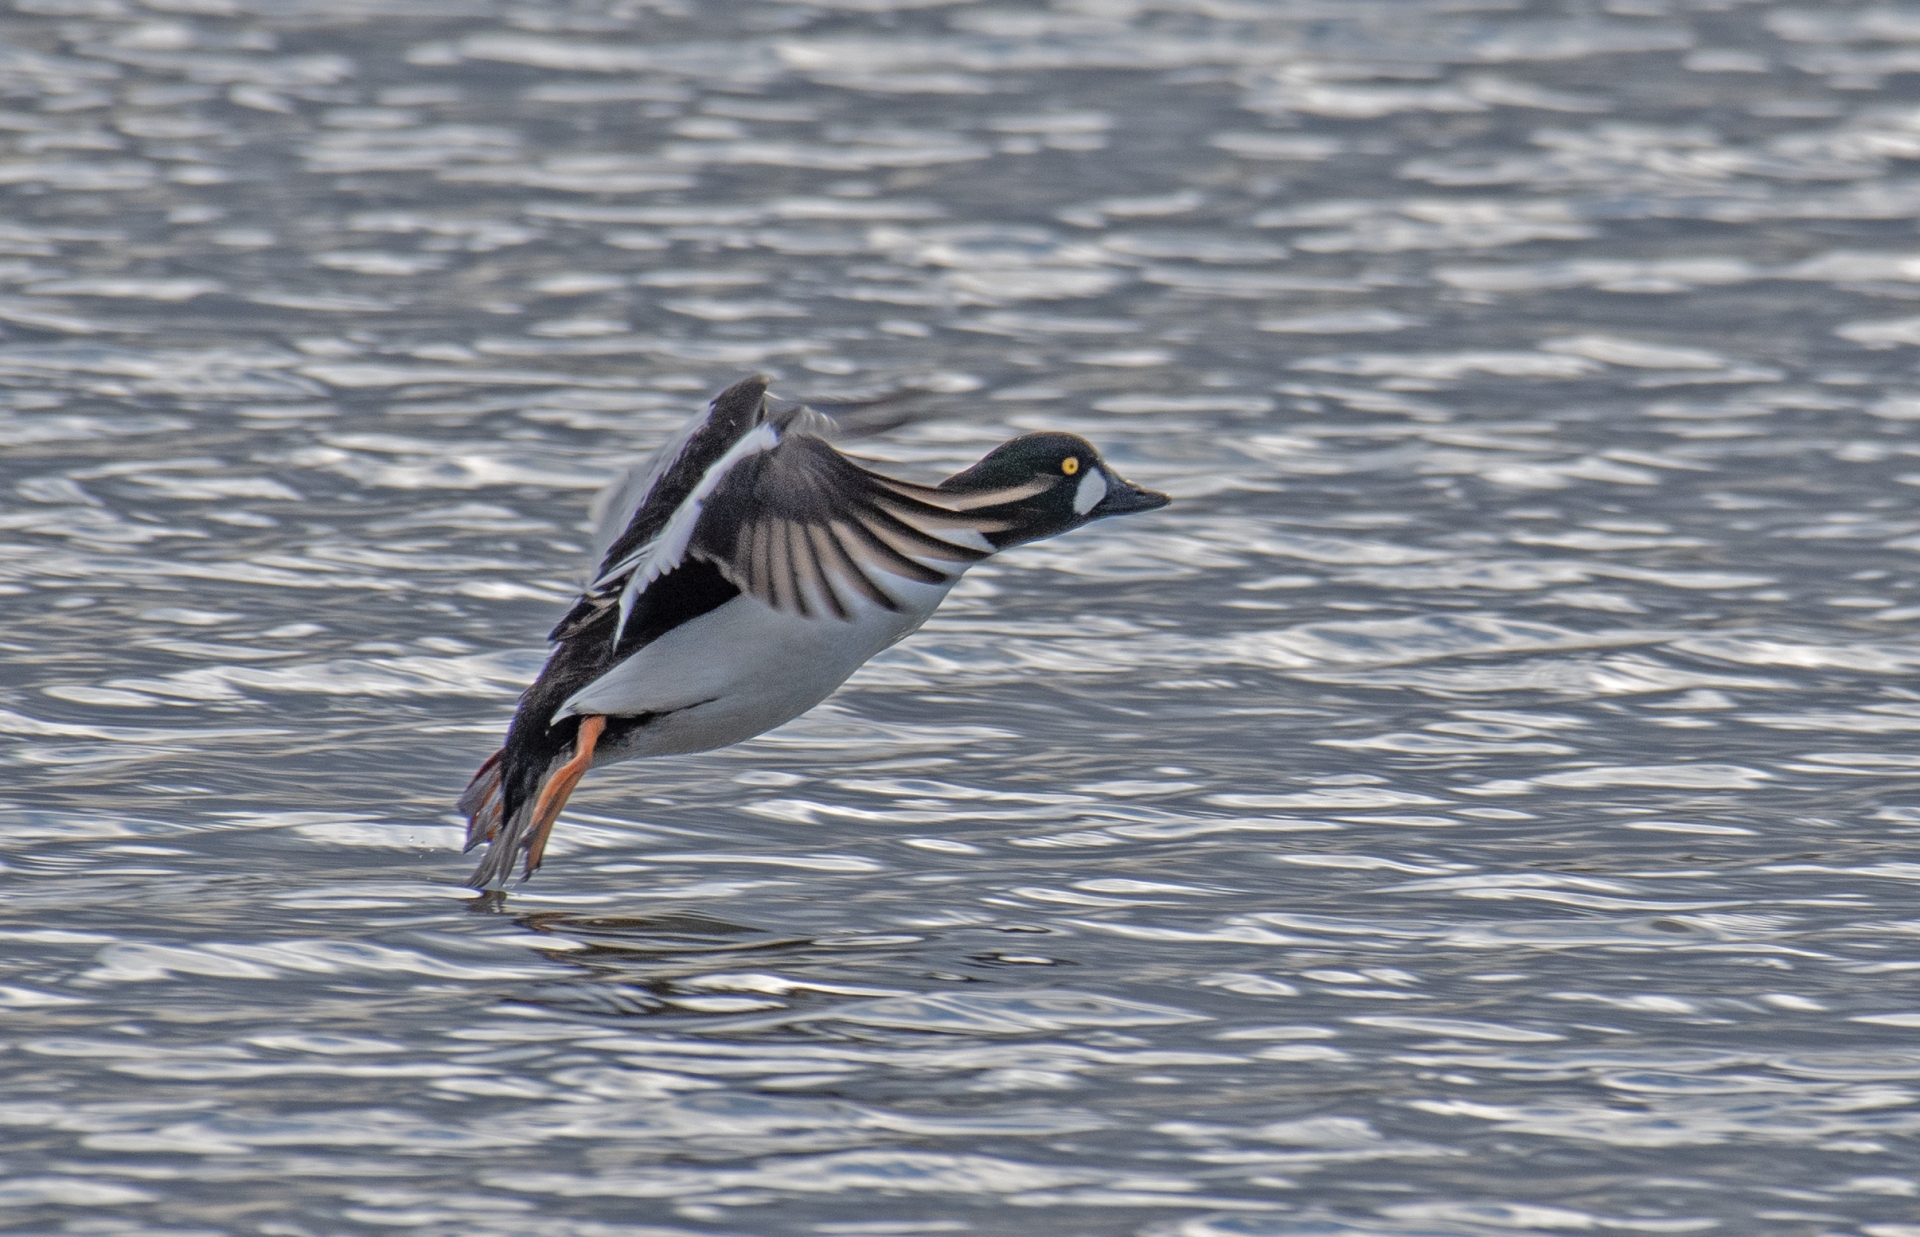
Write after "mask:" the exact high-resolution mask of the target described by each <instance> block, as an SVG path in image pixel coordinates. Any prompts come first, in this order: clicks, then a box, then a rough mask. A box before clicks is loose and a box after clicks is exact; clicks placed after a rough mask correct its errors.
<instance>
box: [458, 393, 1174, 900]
mask: <svg viewBox="0 0 1920 1237" xmlns="http://www.w3.org/2000/svg"><path fill="white" fill-rule="evenodd" d="M767 382H768V380H767V378H766V377H764V376H755V377H752V378H747V379H745V380H743V381H741V382H737V383H735V384H734V385H733V386H730V387H728V388H727V389H726V390H725V391H722V392H721V393H720V394H719V395H717V396H715V397H714V400H713V402H712V403H711V404H709V405H708V406H707V410H706V411H705V412H704V413H703V414H700V415H698V416H696V417H694V418H693V420H691V421H689V422H688V423H687V424H686V425H685V426H684V427H683V428H682V429H681V430H680V431H679V432H678V433H677V434H675V435H674V437H673V438H672V439H671V440H669V441H668V442H667V444H666V445H665V446H664V447H662V448H661V449H660V451H659V453H658V454H656V455H655V456H654V457H653V458H652V459H651V460H650V461H648V462H647V464H645V465H644V466H641V467H637V468H635V469H633V470H632V471H631V472H629V473H628V474H627V475H626V476H625V477H624V478H622V479H621V480H619V481H617V482H615V483H614V484H613V485H612V486H610V487H608V489H607V490H606V491H605V492H604V493H603V494H602V495H601V497H600V499H599V501H597V502H596V504H595V520H596V528H595V537H594V542H595V544H594V546H593V552H594V554H595V561H596V562H597V563H598V569H597V570H596V571H595V573H594V576H593V579H592V581H591V582H590V583H589V584H588V585H587V588H586V590H585V592H584V593H583V594H582V595H581V597H580V599H579V601H578V602H576V603H575V604H574V607H573V609H572V610H571V611H569V612H568V613H567V616H566V617H565V618H563V619H561V620H560V623H559V625H558V626H556V627H555V628H554V629H553V632H552V633H551V634H550V635H549V636H548V637H547V638H548V640H549V641H550V642H551V643H552V644H553V646H554V648H553V652H552V654H551V655H550V656H549V657H548V659H547V664H546V668H545V669H544V670H542V671H541V672H540V677H539V678H538V679H537V680H535V681H534V684H533V686H532V687H530V688H528V689H527V691H526V692H525V694H523V695H522V696H521V697H520V706H519V709H518V711H517V712H516V713H515V714H514V718H513V722H512V724H511V725H510V726H509V728H508V730H507V738H506V742H505V744H504V745H503V746H502V747H501V748H500V750H499V751H497V752H495V753H494V754H493V755H491V756H489V757H488V758H487V760H486V762H485V763H484V764H482V765H481V766H480V769H479V771H478V772H477V773H475V774H474V775H473V781H472V782H471V783H470V784H469V785H468V786H467V790H466V793H465V794H463V795H462V796H461V797H460V810H461V811H462V812H463V813H465V814H466V817H467V845H466V849H468V850H472V849H473V848H474V847H476V846H478V845H479V844H480V843H482V842H487V843H490V844H491V845H490V846H489V848H488V850H487V853H486V855H485V857H484V858H483V859H482V860H481V862H480V866H479V868H478V869H477V870H476V871H475V872H474V874H473V876H472V877H471V878H470V879H469V880H468V882H467V883H468V884H470V885H472V886H474V887H476V888H493V889H497V888H500V887H501V886H503V885H504V884H505V883H506V881H507V880H508V878H509V877H510V876H511V875H512V872H513V869H514V867H515V865H516V864H518V865H520V866H521V868H522V872H523V875H524V876H528V877H530V876H532V875H533V872H534V869H535V868H538V867H539V866H540V860H541V856H542V854H543V853H544V852H545V850H546V845H547V836H548V834H549V833H550V832H552V829H553V823H554V821H555V820H556V819H558V818H559V815H560V809H561V808H562V807H564V806H565V805H566V802H567V796H568V795H570V794H572V793H573V788H574V787H575V786H576V785H578V784H579V781H580V778H581V777H582V776H583V775H584V774H585V773H586V771H587V770H588V769H589V768H591V767H592V766H594V765H601V764H612V763H614V762H615V761H620V760H629V759H632V758H634V757H636V756H670V755H679V754H682V753H686V752H702V751H708V750H711V749H713V748H717V747H726V746H727V745H728V744H732V743H739V742H741V741H742V740H744V739H750V738H752V737H753V736H754V735H757V734H760V733H762V732H763V731H767V730H771V729H773V728H774V727H775V726H778V725H780V724H781V723H783V722H787V721H791V720H792V719H793V718H796V717H798V716H800V714H802V713H805V712H806V711H807V710H808V709H810V708H812V707H813V706H814V705H816V704H818V703H819V702H820V701H822V700H824V699H826V698H827V696H828V695H830V694H831V693H832V692H833V690H834V689H835V688H837V687H839V686H840V684H842V683H844V682H845V681H846V680H847V677H848V676H849V675H851V674H852V673H853V672H854V671H855V670H857V669H859V668H860V666H861V665H863V664H864V663H865V662H866V661H867V659H868V658H870V657H872V656H873V655H874V654H876V653H878V652H880V651H881V650H882V649H885V648H887V647H888V646H890V645H892V644H894V643H895V642H897V641H899V640H901V639H902V638H904V637H906V636H907V635H910V634H911V633H912V632H914V631H915V630H917V629H918V628H919V627H920V625H921V624H922V623H924V622H926V621H927V618H928V616H930V615H931V614H932V613H933V611H934V609H935V607H937V606H938V605H939V604H940V602H941V600H942V599H943V598H944V597H945V596H946V595H947V592H948V590H950V589H952V588H953V586H954V584H955V583H956V582H957V581H958V580H959V579H960V576H961V574H962V573H963V572H965V571H966V569H967V568H968V567H971V566H972V565H973V564H975V563H977V562H980V561H982V560H984V559H987V558H990V557H992V556H993V555H994V554H997V553H998V552H1000V551H1001V550H1004V549H1007V548H1008V547H1010V546H1016V545H1024V544H1025V543H1027V542H1029V541H1038V540H1040V539H1041V538H1043V537H1051V536H1054V535H1055V534H1057V533H1064V532H1067V531H1068V530H1070V529H1074V528H1078V527H1080V526H1081V525H1082V524H1086V523H1089V522H1090V521H1093V520H1098V519H1102V518H1104V517H1106V516H1110V515H1126V514H1128V513H1130V512H1135V511H1152V510H1154V509H1155V508H1158V507H1164V506H1165V505H1166V504H1167V501H1168V499H1167V496H1166V495H1164V494H1156V493H1154V492H1153V491H1151V490H1144V489H1141V488H1140V487H1139V486H1136V485H1133V484H1132V483H1130V482H1128V481H1126V480H1123V479H1122V478H1121V477H1120V476H1119V474H1117V473H1115V472H1114V471H1113V470H1112V469H1111V468H1109V467H1108V466H1107V465H1106V464H1105V463H1104V462H1103V461H1102V460H1101V459H1100V454H1099V452H1097V451H1095V450H1094V449H1093V446H1092V444H1090V443H1088V442H1087V441H1086V440H1085V439H1083V438H1078V437H1075V436H1074V435H1072V434H1055V433H1042V434H1026V435H1023V436H1021V437H1019V438H1015V439H1013V440H1012V441H1010V442H1006V443H1003V444H1001V445H1000V446H999V447H996V448H995V449H994V450H993V451H992V452H991V453H989V454H988V455H987V456H986V458H984V459H982V460H981V461H980V462H979V463H977V464H975V465H974V466H973V467H971V468H969V469H967V470H966V471H964V472H961V473H958V474H956V475H954V476H952V477H949V478H947V479H946V480H945V481H943V482H941V483H940V484H939V485H937V486H927V485H915V484H912V483H910V482H906V481H898V480H895V479H894V478H892V477H888V476H884V475H882V474H880V473H877V472H872V471H870V470H868V469H866V468H864V467H862V466H861V465H860V464H858V463H856V462H855V461H854V460H852V459H849V458H848V457H846V456H844V455H842V454H840V452H838V451H836V450H835V449H834V448H833V447H832V446H831V445H829V444H828V442H827V440H826V439H825V438H824V437H822V436H821V434H822V432H823V431H824V430H825V429H826V428H827V425H828V422H827V420H826V418H825V417H823V416H821V415H820V414H819V413H816V412H814V411H813V410H811V409H809V408H807V407H805V406H804V405H800V404H791V403H786V402H784V401H779V400H775V399H771V398H769V397H768V395H767Z"/></svg>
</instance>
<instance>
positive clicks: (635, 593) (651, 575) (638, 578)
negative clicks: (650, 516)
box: [593, 425, 780, 648]
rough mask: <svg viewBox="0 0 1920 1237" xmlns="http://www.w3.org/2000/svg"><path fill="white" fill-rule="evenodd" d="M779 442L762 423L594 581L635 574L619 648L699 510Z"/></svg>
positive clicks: (624, 601) (623, 593)
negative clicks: (737, 468) (734, 472)
mask: <svg viewBox="0 0 1920 1237" xmlns="http://www.w3.org/2000/svg"><path fill="white" fill-rule="evenodd" d="M779 445H780V431H779V430H777V429H775V428H774V427H773V426H771V425H761V426H759V427H757V428H756V429H754V430H753V432H752V433H749V434H748V435H746V436H745V437H744V438H742V439H741V440H740V441H739V442H736V443H734V444H733V446H732V447H731V448H729V449H728V451H727V453H726V454H725V455H723V456H721V457H720V458H719V459H717V460H715V461H714V462H713V465H712V467H710V468H708V469H707V471H706V472H705V473H703V474H701V477H700V484H698V485H696V486H694V487H693V492H692V493H690V494H688V495H687V500H686V501H685V502H683V503H681V504H680V506H679V507H678V508H676V509H675V510H674V513H673V515H672V517H671V518H670V519H668V520H667V524H666V527H664V528H662V529H661V530H660V535H659V536H658V537H655V538H654V539H653V540H652V541H649V542H647V543H646V544H645V545H642V546H639V547H636V548H635V549H634V551H633V552H632V553H631V554H629V555H627V556H626V557H625V558H623V559H621V560H620V561H619V562H617V563H615V564H614V565H613V566H611V567H609V568H608V569H607V570H606V571H605V572H604V573H602V575H601V576H600V578H599V579H598V580H595V581H594V582H593V588H594V589H596V590H597V589H601V588H604V587H606V586H607V585H609V584H611V583H613V581H615V580H617V579H619V578H620V577H621V576H622V575H624V574H626V573H628V572H631V573H632V574H631V575H629V576H628V577H627V583H626V587H625V588H623V589H621V590H620V621H619V623H618V624H617V625H615V627H614V629H613V643H614V647H616V648H618V647H619V645H620V637H621V636H622V635H624V634H625V633H626V629H627V618H628V616H629V615H631V614H632V613H633V603H634V602H635V601H637V600H638V599H639V597H640V594H641V593H643V592H645V591H646V588H647V586H648V585H649V584H652V583H653V582H654V581H655V580H657V579H659V578H660V577H661V576H663V575H665V574H667V573H668V572H669V571H672V570H673V569H674V568H675V567H678V566H679V565H680V560H681V559H682V558H683V557H685V556H686V552H687V543H688V542H689V541H690V540H692V538H693V528H694V525H696V524H698V523H699V522H700V513H701V511H702V510H703V509H704V508H705V507H706V501H707V499H708V498H709V497H710V496H711V495H712V494H713V491H714V490H715V489H716V488H718V487H719V485H720V483H721V482H722V481H724V480H726V476H727V473H728V472H729V471H730V470H731V469H732V468H733V466H734V465H735V464H738V463H739V462H740V461H741V460H744V459H746V458H747V457H748V456H750V455H758V454H759V453H760V452H762V451H771V450H773V449H774V448H775V447H777V446H779ZM663 471H664V470H663Z"/></svg>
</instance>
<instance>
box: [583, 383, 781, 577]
mask: <svg viewBox="0 0 1920 1237" xmlns="http://www.w3.org/2000/svg"><path fill="white" fill-rule="evenodd" d="M767 382H768V379H767V376H766V375H765V374H755V375H753V376H752V377H750V378H743V379H741V380H740V381H739V382H736V383H734V384H733V385H732V386H730V387H728V388H727V389H726V390H724V391H722V392H720V394H718V395H716V396H714V397H713V399H712V401H711V402H709V403H708V404H707V407H706V411H704V412H702V413H700V414H699V415H698V416H695V417H693V418H692V419H691V420H689V421H688V422H687V423H686V424H685V425H683V426H681V427H680V428H679V429H678V430H677V431H675V432H674V435H673V437H672V438H669V439H668V440H667V442H666V445H664V446H662V447H661V448H660V449H659V450H658V451H656V452H654V453H653V455H652V456H651V457H649V458H648V459H646V460H645V461H643V462H641V463H638V464H635V465H633V466H632V467H631V468H628V469H627V470H626V471H625V472H623V473H621V474H620V475H618V476H616V477H615V478H614V479H613V481H612V482H610V483H609V484H608V485H607V486H606V488H605V489H603V490H601V491H600V493H599V495H598V496H596V497H595V498H594V500H593V507H592V509H591V510H590V511H589V512H588V517H589V518H590V519H591V520H592V521H593V560H592V569H593V574H594V575H595V576H600V575H603V574H605V572H606V569H607V568H608V567H609V566H610V565H611V564H612V563H613V562H614V561H617V560H616V559H611V558H609V555H611V554H612V553H613V552H614V550H615V548H616V547H620V549H621V554H622V555H624V554H625V553H626V552H628V551H630V550H631V549H632V548H633V547H634V546H637V545H642V544H644V543H646V542H648V541H651V540H652V539H653V538H654V537H655V536H657V535H658V534H659V531H660V529H661V527H662V526H664V525H665V524H666V522H667V520H669V519H670V518H672V516H673V513H674V510H675V509H676V508H678V507H679V506H680V504H681V503H683V502H685V501H686V499H687V495H688V494H689V493H691V492H692V490H693V487H694V486H695V485H697V484H698V483H699V481H700V478H701V476H702V475H704V474H705V473H706V471H707V470H708V469H709V468H711V467H712V466H713V464H714V462H715V461H716V460H718V459H719V458H720V457H721V456H723V455H725V454H726V453H727V452H728V451H729V450H731V449H732V448H733V446H734V445H735V444H736V443H738V442H739V441H740V439H741V438H743V437H745V436H746V435H747V434H748V433H750V432H751V431H752V430H753V428H754V427H755V426H757V425H759V424H761V423H762V422H763V421H766V420H768V419H773V420H776V421H780V420H790V419H791V418H792V417H793V416H794V415H795V414H796V413H797V412H799V411H801V409H800V407H799V405H780V406H772V405H770V403H769V401H768V400H767Z"/></svg>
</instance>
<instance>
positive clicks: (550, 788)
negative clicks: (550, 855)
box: [523, 714, 607, 876]
mask: <svg viewBox="0 0 1920 1237" xmlns="http://www.w3.org/2000/svg"><path fill="white" fill-rule="evenodd" d="M606 728H607V719H606V718H604V717H601V716H598V715H597V714H588V715H586V716H584V717H582V718H581V719H580V737H579V738H577V739H575V740H574V741H573V759H572V760H569V761H567V763H566V764H563V765H561V766H560V767H559V768H558V769H555V770H554V771H553V776H552V777H550V778H548V779H547V784H546V785H545V786H544V787H542V788H541V790H540V799H539V802H537V803H535V804H534V805H533V835H532V837H530V838H529V839H528V840H527V870H526V872H525V873H524V874H523V876H532V875H533V870H534V869H535V868H537V867H539V866H540V858H541V856H543V855H545V854H546V853H547V835H548V834H550V833H552V832H553V822H554V821H556V820H559V819H560V809H561V808H563V807H565V806H567V796H568V795H571V794H572V793H573V788H574V787H575V786H578V785H579V784H580V779H581V778H583V777H585V776H586V773H587V769H588V768H589V767H590V766H591V765H592V764H593V745H594V744H596V743H598V742H599V741H600V732H601V731H602V730H605V729H606Z"/></svg>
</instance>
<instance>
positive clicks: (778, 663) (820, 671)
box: [553, 577, 952, 764]
mask: <svg viewBox="0 0 1920 1237" xmlns="http://www.w3.org/2000/svg"><path fill="white" fill-rule="evenodd" d="M884 587H885V588H886V589H887V591H888V592H889V593H890V594H891V595H892V596H894V597H896V598H899V599H900V600H901V601H902V603H903V609H902V610H900V611H898V612H895V611H892V610H886V609H882V608H881V607H879V606H876V605H873V604H872V603H870V602H866V601H864V600H862V601H861V602H860V603H859V605H858V606H857V608H856V609H855V610H854V616H853V620H852V621H851V622H848V621H844V620H841V619H837V618H832V617H824V618H818V617H817V618H801V617H800V616H799V615H797V614H793V613H790V612H788V611H785V610H777V609H775V608H773V607H772V606H769V605H767V604H766V603H764V602H762V601H759V600H757V599H756V598H753V597H751V596H748V595H745V594H742V595H741V596H739V597H735V598H734V599H733V600H732V601H729V602H727V603H726V604H725V605H723V606H721V607H719V608H718V609H716V610H714V611H712V612H710V613H708V614H703V615H701V616H700V617H699V618H697V619H694V620H693V621H692V622H690V623H684V624H682V625H681V626H679V627H676V628H674V629H673V630H672V631H669V632H667V633H666V634H665V635H663V636H661V637H660V638H659V639H658V640H655V641H654V642H653V643H652V644H649V645H647V646H646V647H645V648H643V649H641V650H640V651H639V652H637V653H635V654H634V655H633V656H631V657H629V658H627V659H626V660H625V661H623V662H621V663H620V664H619V665H617V666H615V667H614V668H613V669H611V670H609V671H607V672H606V673H605V674H603V675H601V676H600V677H599V678H597V679H595V680H594V681H593V682H592V683H589V684H588V685H587V686H586V687H584V688H582V689H580V690H579V691H578V692H575V693H574V695H573V696H572V697H571V698H570V699H569V700H568V701H567V702H566V703H565V704H564V705H562V706H561V707H560V710H559V711H558V712H557V713H555V714H554V717H553V720H554V721H558V720H560V719H561V718H563V717H568V716H570V715H572V714H576V713H599V714H606V715H608V716H612V717H633V716H637V715H640V714H655V715H657V716H655V717H654V719H653V720H652V721H650V722H648V723H647V724H646V725H645V726H642V727H639V728H637V729H635V730H632V731H630V732H628V733H626V734H625V735H623V736H622V738H621V740H620V741H619V742H617V743H615V744H613V745H610V746H603V747H602V748H601V749H600V752H599V754H597V756H596V758H595V761H594V763H595V764H602V763H609V762H612V761H618V760H626V759H629V758H630V757H634V756H670V755H677V754H680V753H684V752H703V751H707V750H709V749H711V748H716V747H725V746H727V745H728V744H730V743H738V742H740V741H741V740H743V739H751V738H752V737H753V736H754V735H757V734H760V733H762V732H763V731H767V730H771V729H773V728H774V727H775V726H778V725H781V724H782V723H784V722H789V721H792V720H793V719H794V718H796V717H798V716H800V715H801V714H802V713H805V712H806V711H807V710H808V709H811V708H812V707H813V706H814V705H816V704H819V703H820V702H821V701H822V700H825V699H826V698H827V697H828V696H830V695H832V694H833V691H834V689H835V688H837V687H839V686H840V685H841V684H842V683H844V682H846V681H847V678H848V676H850V675H851V674H852V673H853V672H854V671H855V670H858V669H859V668H860V667H861V666H862V665H865V664H866V662H867V660H868V659H869V658H871V657H872V656H873V655H874V654H876V653H878V652H880V651H881V650H882V649H884V648H886V647H887V646H888V645H890V644H893V643H894V642H895V641H897V640H899V639H901V638H902V637H904V636H906V635H908V634H910V633H911V632H913V631H914V630H915V629H916V628H918V627H919V626H920V624H921V623H923V622H925V621H926V619H927V616H928V615H930V614H932V613H933V611H934V608H935V607H936V606H938V605H939V604H940V602H941V599H942V598H944V597H945V596H946V595H947V591H948V589H949V588H951V587H952V585H951V584H942V585H925V584H917V583H911V582H908V581H904V580H899V579H896V578H894V577H888V578H887V581H886V584H885V586H884Z"/></svg>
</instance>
